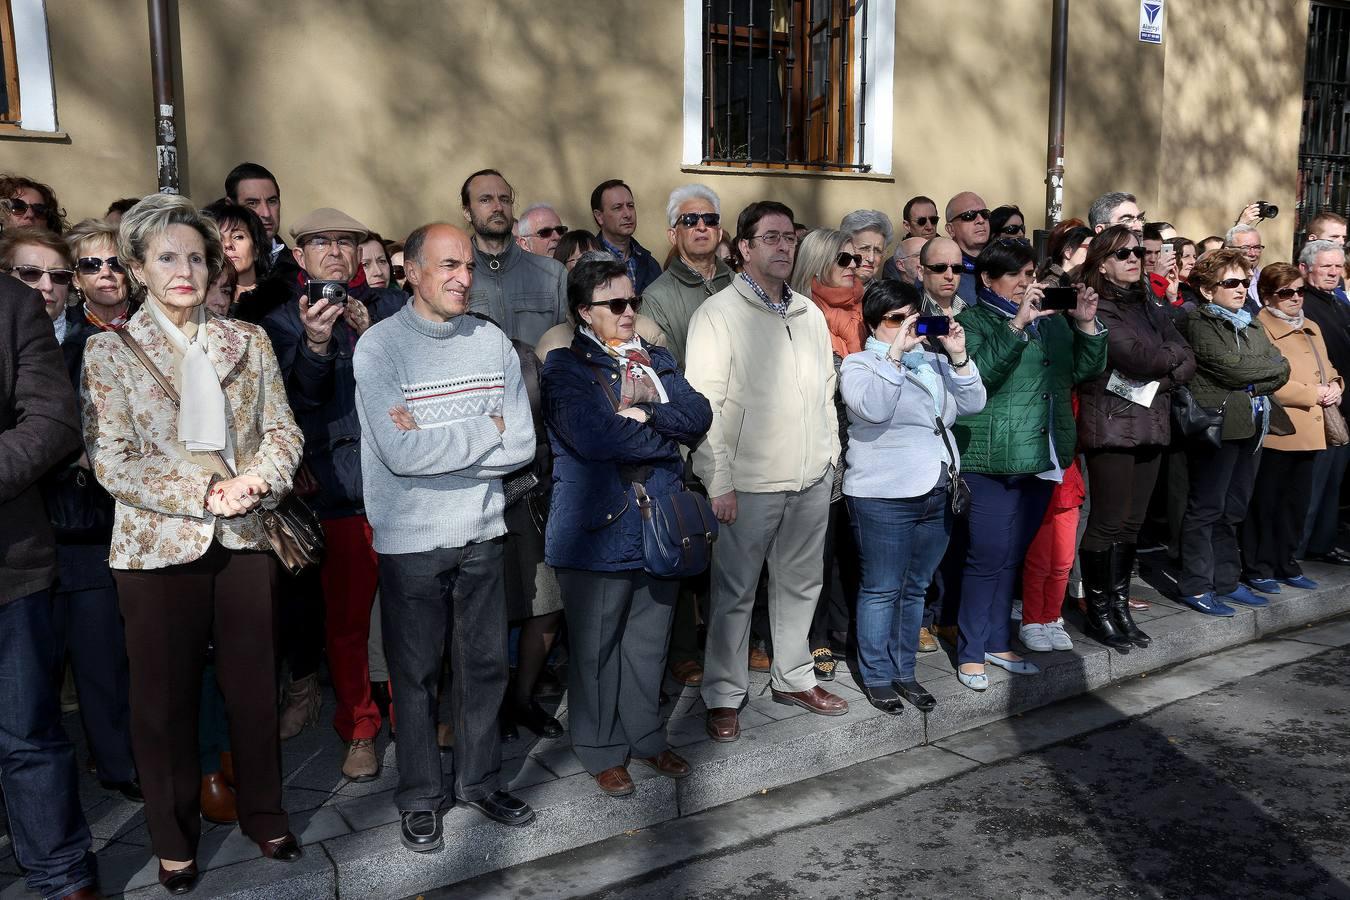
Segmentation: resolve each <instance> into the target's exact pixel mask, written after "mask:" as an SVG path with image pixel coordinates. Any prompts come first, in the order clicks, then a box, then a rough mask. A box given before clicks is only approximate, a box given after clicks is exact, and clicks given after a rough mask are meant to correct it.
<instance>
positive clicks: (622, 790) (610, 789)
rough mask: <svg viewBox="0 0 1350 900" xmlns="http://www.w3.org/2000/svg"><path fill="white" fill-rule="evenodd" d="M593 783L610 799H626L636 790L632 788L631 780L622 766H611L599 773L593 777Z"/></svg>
mask: <svg viewBox="0 0 1350 900" xmlns="http://www.w3.org/2000/svg"><path fill="white" fill-rule="evenodd" d="M595 783H596V784H598V785H599V786H600V790H602V791H604V792H605V793H606V794H609V795H610V796H611V797H627V796H628V795H629V794H631V793H633V791H634V790H636V788H634V787H633V779H632V778H630V777H629V775H628V770H627V769H625V768H624V767H623V766H613V767H611V768H608V769H606V770H605V771H603V772H601V773H600V774H599V775H597V776H595Z"/></svg>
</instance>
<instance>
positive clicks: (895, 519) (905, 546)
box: [844, 490, 952, 688]
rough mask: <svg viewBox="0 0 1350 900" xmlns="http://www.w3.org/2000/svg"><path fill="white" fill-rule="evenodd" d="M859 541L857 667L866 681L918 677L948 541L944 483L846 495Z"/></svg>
mask: <svg viewBox="0 0 1350 900" xmlns="http://www.w3.org/2000/svg"><path fill="white" fill-rule="evenodd" d="M844 500H845V501H846V502H847V503H848V513H849V519H850V520H851V521H852V523H853V533H854V535H855V536H856V537H857V541H858V553H859V556H860V563H861V569H862V581H861V585H860V587H859V589H858V668H859V671H860V674H861V675H862V683H863V685H864V686H865V687H869V688H874V687H889V686H890V685H891V682H893V681H913V680H914V655H915V654H916V653H917V652H918V649H919V626H920V624H921V623H922V621H923V606H924V596H925V594H926V593H927V591H928V585H929V584H930V583H931V582H932V580H933V573H934V572H935V571H937V567H938V563H940V562H941V561H942V554H943V553H945V552H946V550H947V540H948V538H950V537H951V533H952V514H951V509H950V507H949V506H948V503H947V492H946V491H945V490H942V491H936V492H934V493H930V494H926V495H924V496H922V497H908V498H902V499H890V498H880V497H845V498H844Z"/></svg>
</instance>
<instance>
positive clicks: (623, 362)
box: [581, 325, 670, 409]
mask: <svg viewBox="0 0 1350 900" xmlns="http://www.w3.org/2000/svg"><path fill="white" fill-rule="evenodd" d="M581 333H582V334H584V335H586V337H588V338H590V339H591V340H593V341H595V343H597V344H598V345H600V349H601V350H604V351H605V355H607V356H609V357H611V358H612V359H615V360H618V363H619V371H620V372H621V373H622V375H623V377H622V378H621V379H619V382H620V384H619V409H627V408H628V407H630V406H636V405H637V404H639V403H665V402H667V401H668V400H669V399H670V398H669V397H667V396H666V388H665V385H663V384H661V378H660V376H659V375H657V374H656V370H655V369H653V368H652V358H651V356H649V355H648V354H647V351H646V350H645V349H643V347H642V341H641V339H640V338H638V336H637V335H636V334H634V335H633V339H632V340H630V341H620V340H618V339H615V340H611V341H602V340H600V338H599V337H598V336H596V333H595V332H594V331H592V330H591V327H590V326H589V325H582V326H581Z"/></svg>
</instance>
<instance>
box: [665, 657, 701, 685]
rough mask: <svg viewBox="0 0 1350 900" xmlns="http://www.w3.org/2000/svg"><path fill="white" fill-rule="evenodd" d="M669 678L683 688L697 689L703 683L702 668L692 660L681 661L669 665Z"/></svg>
mask: <svg viewBox="0 0 1350 900" xmlns="http://www.w3.org/2000/svg"><path fill="white" fill-rule="evenodd" d="M670 677H671V678H674V679H675V680H676V681H678V682H679V683H680V684H682V685H684V686H685V687H698V686H699V685H700V684H702V683H703V667H702V666H700V665H699V664H698V663H696V662H694V660H692V659H682V660H680V661H679V662H677V663H671V664H670Z"/></svg>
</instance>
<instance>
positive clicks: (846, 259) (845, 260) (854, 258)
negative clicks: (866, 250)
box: [834, 253, 862, 269]
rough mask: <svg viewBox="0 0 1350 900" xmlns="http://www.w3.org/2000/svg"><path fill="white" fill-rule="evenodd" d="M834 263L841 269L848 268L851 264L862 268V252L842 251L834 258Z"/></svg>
mask: <svg viewBox="0 0 1350 900" xmlns="http://www.w3.org/2000/svg"><path fill="white" fill-rule="evenodd" d="M834 264H835V265H836V266H838V267H839V268H841V269H847V268H848V267H849V266H854V267H855V268H862V254H860V253H840V254H839V255H838V256H836V257H835V258H834Z"/></svg>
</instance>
